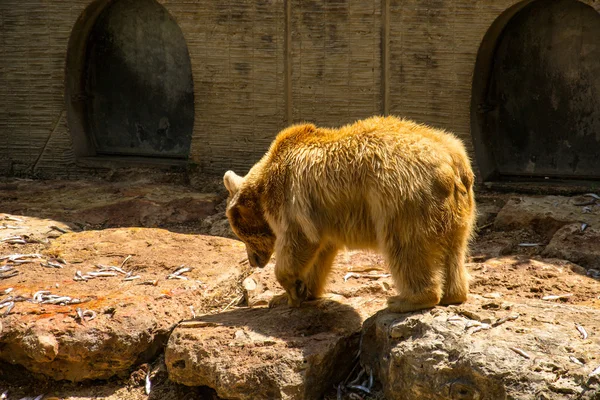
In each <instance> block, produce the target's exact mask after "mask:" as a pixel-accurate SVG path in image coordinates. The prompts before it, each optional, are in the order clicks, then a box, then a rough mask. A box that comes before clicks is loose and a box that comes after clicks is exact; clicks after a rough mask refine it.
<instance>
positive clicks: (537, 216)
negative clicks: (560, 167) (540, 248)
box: [494, 196, 600, 240]
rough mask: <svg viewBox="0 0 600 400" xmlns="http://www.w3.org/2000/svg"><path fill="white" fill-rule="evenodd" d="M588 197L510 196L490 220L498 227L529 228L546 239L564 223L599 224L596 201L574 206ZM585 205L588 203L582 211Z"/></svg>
mask: <svg viewBox="0 0 600 400" xmlns="http://www.w3.org/2000/svg"><path fill="white" fill-rule="evenodd" d="M590 199H591V198H590V197H585V196H576V197H563V196H541V197H540V196H527V197H525V196H523V197H515V198H512V199H510V200H509V201H508V202H507V203H506V205H505V206H504V207H502V209H501V210H500V212H499V213H498V215H497V216H496V219H495V221H494V228H495V229H498V230H515V229H523V228H528V229H533V230H534V231H535V232H537V233H539V234H541V235H543V236H545V237H546V238H547V239H548V240H549V239H550V238H551V237H552V235H554V233H555V232H556V231H558V230H559V229H560V228H562V227H563V226H564V225H567V224H570V223H575V222H587V223H588V224H589V225H590V226H596V227H600V207H599V206H598V205H596V206H594V205H589V206H577V205H575V204H580V202H586V201H589V200H590ZM585 207H588V209H587V210H590V212H586V209H584V208H585Z"/></svg>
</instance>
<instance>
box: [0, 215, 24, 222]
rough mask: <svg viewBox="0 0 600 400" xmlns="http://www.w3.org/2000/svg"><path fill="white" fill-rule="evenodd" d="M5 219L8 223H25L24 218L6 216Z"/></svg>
mask: <svg viewBox="0 0 600 400" xmlns="http://www.w3.org/2000/svg"><path fill="white" fill-rule="evenodd" d="M4 219H5V220H7V221H17V222H23V219H22V218H17V217H13V216H11V215H5V216H4Z"/></svg>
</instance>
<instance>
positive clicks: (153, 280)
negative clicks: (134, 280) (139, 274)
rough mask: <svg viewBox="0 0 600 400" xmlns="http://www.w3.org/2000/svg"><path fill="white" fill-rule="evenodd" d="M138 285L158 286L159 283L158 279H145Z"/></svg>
mask: <svg viewBox="0 0 600 400" xmlns="http://www.w3.org/2000/svg"><path fill="white" fill-rule="evenodd" d="M138 285H152V286H156V285H158V279H151V280H148V281H143V282H140V283H138Z"/></svg>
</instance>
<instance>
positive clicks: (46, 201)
mask: <svg viewBox="0 0 600 400" xmlns="http://www.w3.org/2000/svg"><path fill="white" fill-rule="evenodd" d="M0 189H1V190H0V203H1V204H2V209H3V211H4V212H7V213H11V214H14V215H28V216H33V217H38V218H51V219H54V220H59V221H69V225H70V226H71V227H72V228H73V229H75V230H78V229H80V228H82V227H92V228H107V227H122V226H143V227H155V226H175V225H180V224H183V225H186V224H198V223H200V222H201V221H202V220H203V219H204V218H206V217H207V216H209V215H211V214H213V213H214V212H215V207H216V206H217V204H218V203H219V202H220V201H221V200H222V199H221V198H220V197H219V196H218V195H216V194H213V193H199V192H198V191H195V190H193V189H192V188H189V187H186V186H183V185H171V184H166V183H155V182H145V181H137V182H106V181H103V180H95V181H92V180H89V181H84V180H79V181H61V180H53V181H31V180H18V181H12V182H5V183H0Z"/></svg>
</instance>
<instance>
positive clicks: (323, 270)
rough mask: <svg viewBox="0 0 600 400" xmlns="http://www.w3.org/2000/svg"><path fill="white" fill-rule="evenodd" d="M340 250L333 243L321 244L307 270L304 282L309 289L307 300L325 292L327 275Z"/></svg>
mask: <svg viewBox="0 0 600 400" xmlns="http://www.w3.org/2000/svg"><path fill="white" fill-rule="evenodd" d="M337 252H338V248H337V246H335V245H334V244H333V243H330V244H326V245H324V246H321V248H320V249H319V253H318V255H317V258H316V259H315V261H314V263H313V264H312V265H311V266H310V267H309V269H308V270H307V273H306V276H305V278H304V282H305V283H306V287H307V290H308V297H307V300H314V299H317V298H319V297H321V295H322V294H323V291H324V289H325V283H326V282H327V276H328V275H329V272H330V271H331V266H332V265H333V260H334V259H335V256H336V254H337Z"/></svg>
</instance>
